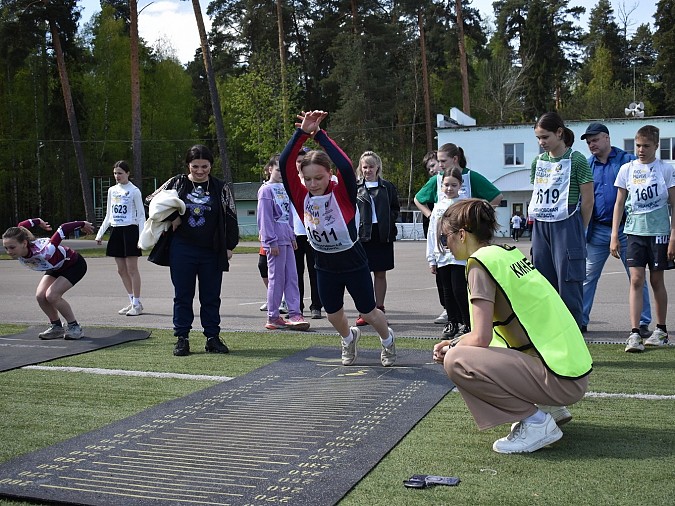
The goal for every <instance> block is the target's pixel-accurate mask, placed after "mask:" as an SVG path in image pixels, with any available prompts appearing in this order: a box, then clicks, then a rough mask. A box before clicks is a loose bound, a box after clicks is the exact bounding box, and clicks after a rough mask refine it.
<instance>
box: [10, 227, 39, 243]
mask: <svg viewBox="0 0 675 506" xmlns="http://www.w3.org/2000/svg"><path fill="white" fill-rule="evenodd" d="M2 238H3V239H16V241H17V242H23V241H27V242H33V241H34V240H35V236H34V235H33V233H32V232H31V231H30V230H28V229H27V228H26V227H9V228H8V229H7V230H5V233H4V234H2Z"/></svg>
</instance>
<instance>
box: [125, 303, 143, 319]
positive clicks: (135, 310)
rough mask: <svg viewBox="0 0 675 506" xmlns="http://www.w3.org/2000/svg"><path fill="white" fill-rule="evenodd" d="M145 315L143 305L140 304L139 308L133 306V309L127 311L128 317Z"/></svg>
mask: <svg viewBox="0 0 675 506" xmlns="http://www.w3.org/2000/svg"><path fill="white" fill-rule="evenodd" d="M142 314H143V304H141V303H140V302H139V303H138V306H131V309H130V310H129V311H127V316H138V315H142Z"/></svg>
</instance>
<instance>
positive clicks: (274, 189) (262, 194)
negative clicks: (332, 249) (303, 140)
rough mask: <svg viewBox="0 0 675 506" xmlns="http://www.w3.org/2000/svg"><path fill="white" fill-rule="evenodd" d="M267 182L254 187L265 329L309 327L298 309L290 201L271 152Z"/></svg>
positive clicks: (275, 158) (277, 160)
mask: <svg viewBox="0 0 675 506" xmlns="http://www.w3.org/2000/svg"><path fill="white" fill-rule="evenodd" d="M265 171H266V172H267V173H268V174H269V179H268V181H267V183H265V184H264V185H262V186H261V187H260V189H259V190H258V212H257V221H258V230H259V231H260V242H261V244H262V247H263V248H264V249H265V253H266V254H267V269H268V271H267V272H268V275H267V278H268V284H267V323H266V324H265V328H266V329H268V330H276V329H284V328H293V329H295V330H307V329H309V322H307V321H305V319H304V318H303V316H302V313H301V312H300V290H299V288H298V273H297V270H296V268H295V254H294V253H293V250H295V248H296V247H297V245H296V242H295V233H294V232H293V227H292V226H291V223H290V220H291V219H292V218H291V201H290V199H289V198H288V194H287V193H286V190H285V189H284V185H283V183H282V180H281V172H280V171H279V157H278V156H277V155H275V156H273V157H272V158H271V159H270V161H269V162H268V163H267V165H266V166H265ZM284 295H286V303H287V304H288V320H284V319H283V318H282V317H281V316H280V314H279V305H280V304H281V298H282V297H283V296H284Z"/></svg>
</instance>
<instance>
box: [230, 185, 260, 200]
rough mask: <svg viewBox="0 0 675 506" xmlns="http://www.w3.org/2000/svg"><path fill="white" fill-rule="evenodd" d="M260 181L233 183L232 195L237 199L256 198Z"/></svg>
mask: <svg viewBox="0 0 675 506" xmlns="http://www.w3.org/2000/svg"><path fill="white" fill-rule="evenodd" d="M260 185H262V183H260V182H248V183H234V197H235V198H236V199H237V200H258V189H259V188H260Z"/></svg>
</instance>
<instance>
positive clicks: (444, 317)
mask: <svg viewBox="0 0 675 506" xmlns="http://www.w3.org/2000/svg"><path fill="white" fill-rule="evenodd" d="M434 323H436V324H438V325H447V324H448V312H447V311H445V310H444V311H443V312H442V313H441V314H439V315H438V318H436V319H435V320H434Z"/></svg>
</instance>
